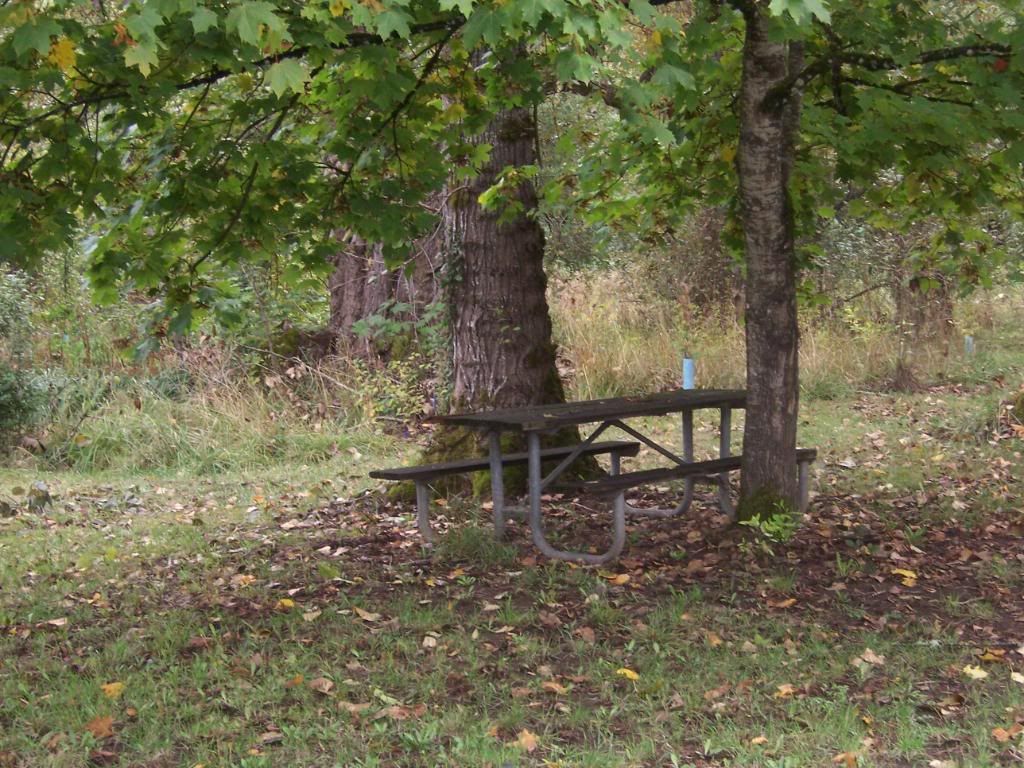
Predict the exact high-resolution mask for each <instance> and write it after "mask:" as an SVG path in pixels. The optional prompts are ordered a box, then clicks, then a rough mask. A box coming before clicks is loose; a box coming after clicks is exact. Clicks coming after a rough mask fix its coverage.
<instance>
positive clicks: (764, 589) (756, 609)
mask: <svg viewBox="0 0 1024 768" xmlns="http://www.w3.org/2000/svg"><path fill="white" fill-rule="evenodd" d="M948 397H949V394H948V393H927V394H925V395H922V396H921V397H920V398H918V399H916V400H915V401H914V402H913V403H911V404H910V407H909V408H908V407H906V405H905V404H904V405H903V406H900V405H898V404H893V402H891V400H890V399H887V398H876V397H864V398H861V399H860V400H858V401H857V402H855V403H852V404H850V406H849V411H844V412H841V413H838V414H837V415H836V417H835V418H836V419H842V418H846V417H847V416H846V414H847V413H855V414H859V415H860V416H861V417H863V418H864V419H865V420H871V422H872V424H871V425H870V426H869V427H868V428H866V429H864V431H863V432H861V433H858V434H857V435H856V440H854V441H851V442H847V443H845V444H842V445H838V446H835V447H831V448H830V447H829V446H828V445H827V442H826V440H825V439H819V440H815V442H816V443H817V444H821V445H824V446H825V447H826V450H825V451H824V452H823V462H822V466H821V467H819V471H820V476H819V478H818V486H819V488H821V489H822V490H823V491H824V490H827V491H828V493H823V494H822V495H819V496H818V497H817V498H816V499H815V500H814V503H813V505H812V508H811V510H810V511H809V513H808V515H807V516H806V519H805V524H804V525H803V526H802V527H801V528H800V529H799V531H798V532H797V533H796V535H795V536H794V537H793V538H792V540H790V541H788V542H785V543H780V542H772V541H768V540H766V539H764V538H763V537H760V536H758V535H756V532H754V531H751V530H747V529H736V528H730V527H727V526H725V525H724V521H723V520H721V519H720V518H719V517H718V516H717V515H716V514H715V511H714V506H713V505H712V503H711V499H710V497H709V496H705V497H704V498H701V499H699V500H698V501H697V502H695V504H694V514H692V515H691V516H689V517H687V518H686V519H681V520H674V521H673V520H660V521H658V520H643V521H639V522H634V523H632V524H631V526H630V543H629V544H628V546H627V550H626V553H625V555H624V557H623V558H622V559H621V560H620V562H619V563H618V564H617V565H616V566H614V567H613V568H610V569H609V570H599V569H592V568H580V567H573V566H570V565H567V564H563V563H550V562H546V561H544V560H543V559H540V560H538V558H537V556H536V555H535V553H534V550H533V549H532V547H530V546H529V544H528V542H527V541H526V540H525V539H524V537H523V526H522V525H521V524H519V525H517V524H513V525H512V526H511V532H510V533H511V535H510V539H509V542H507V543H506V544H504V545H500V546H495V545H494V544H493V543H492V541H491V539H490V535H489V532H488V531H487V529H486V528H484V527H475V526H474V525H472V524H469V525H467V524H466V523H465V522H463V523H462V524H460V525H458V526H448V524H447V522H446V518H450V519H461V520H465V518H466V517H467V515H468V516H470V517H473V513H471V512H470V511H468V510H467V509H466V508H464V507H460V505H459V504H458V503H456V502H453V503H452V506H451V507H449V508H448V509H447V510H445V509H444V508H442V509H441V510H440V512H441V514H439V515H438V520H437V522H438V525H439V527H440V528H442V529H447V530H445V532H444V535H443V536H442V544H441V546H440V548H439V550H438V551H437V552H434V553H428V552H425V551H424V550H423V549H422V547H421V546H420V541H419V539H418V537H417V535H416V533H415V530H414V526H413V525H412V522H411V510H410V509H409V508H408V507H407V506H404V505H390V504H388V503H386V502H384V501H383V500H382V497H381V496H380V495H377V494H373V495H363V494H359V495H356V496H345V497H343V498H339V497H338V493H337V491H336V490H334V489H333V488H332V487H330V486H329V485H326V484H324V485H320V486H318V487H316V488H306V489H304V490H293V491H292V492H288V493H278V494H275V495H274V496H273V497H271V498H266V497H264V496H263V495H262V494H261V493H256V492H254V493H253V494H252V496H251V498H249V499H246V500H245V501H243V502H241V503H238V504H237V505H235V506H236V507H237V508H236V509H235V511H234V512H233V513H230V514H228V513H225V512H224V509H225V508H226V507H228V506H229V505H228V503H227V500H226V499H223V498H221V497H219V496H216V495H212V494H206V493H205V492H203V491H202V490H201V489H200V488H198V487H195V488H193V489H191V492H190V491H188V490H183V489H182V488H180V487H179V488H177V489H171V488H169V487H162V486H159V485H156V486H148V487H146V488H137V489H136V490H134V491H127V492H126V491H125V490H123V489H117V490H116V491H115V490H113V489H93V490H91V491H88V492H85V491H63V492H62V493H59V491H60V490H61V489H56V488H55V489H54V494H55V496H56V498H55V499H54V502H53V504H51V505H49V506H46V507H45V508H43V509H41V510H37V511H32V512H29V511H21V512H19V514H18V515H17V516H16V517H13V518H10V519H7V520H4V521H3V522H2V527H0V576H2V577H3V580H2V592H0V635H2V639H0V766H37V765H40V766H42V765H52V766H65V765H66V766H72V765H75V766H77V765H82V764H83V763H85V762H91V763H92V764H96V765H123V766H129V765H131V766H151V767H152V768H158V767H160V766H178V765H182V766H195V765H199V764H201V765H204V766H214V765H241V766H278V765H279V766H292V765H303V766H312V765H317V766H319V765H323V766H356V765H364V766H436V765H457V766H488V765H489V766H495V767H496V768H497V767H498V766H506V765H512V766H527V765H562V766H686V765H690V766H702V767H710V766H715V767H718V766H766V767H767V766H775V767H778V768H781V767H782V766H822V765H833V764H836V765H840V766H885V767H887V768H888V767H890V766H893V767H895V766H933V767H934V768H950V767H951V766H963V767H964V768H966V767H967V766H972V767H973V766H1002V765H1014V764H1019V763H1020V762H1021V761H1024V736H1022V732H1024V600H1022V597H1021V595H1022V594H1024V539H1022V534H1024V513H1022V511H1021V504H1020V502H1019V499H1020V487H1021V484H1020V480H1019V478H1018V477H1017V476H1018V475H1019V474H1020V467H1021V463H1020V461H1019V455H1020V454H1019V451H1020V448H1021V445H1020V442H1019V440H1018V439H1017V438H1016V437H1014V436H1011V435H1009V434H1007V435H1006V439H1002V437H1000V438H999V439H994V440H990V441H988V442H983V443H977V442H961V441H959V440H958V439H957V438H956V436H955V435H952V434H950V435H939V434H938V433H937V431H936V430H934V429H932V427H931V426H930V425H932V424H933V423H936V422H935V420H934V419H932V418H931V416H930V415H929V414H931V415H934V413H935V411H936V409H940V408H945V407H948V405H949V404H948V403H940V404H939V405H936V404H934V403H932V404H929V403H928V402H927V400H928V398H932V399H933V400H942V399H943V398H948ZM836 410H839V409H836ZM900 420H909V422H907V421H900ZM940 421H941V423H948V421H949V420H948V418H943V419H942V420H940ZM907 423H912V424H913V425H914V427H913V430H908V429H907V427H906V425H907ZM827 426H828V424H827V422H824V421H823V420H822V426H821V428H822V429H826V428H827ZM933 433H936V434H934V435H933ZM998 434H999V435H1000V436H1001V435H1002V434H1003V433H1002V432H1000V433H998ZM908 435H911V436H912V437H911V438H908V439H907V442H906V443H903V442H901V439H903V438H907V436H908ZM922 435H927V436H928V439H924V438H923V437H922ZM878 457H882V460H883V466H878V465H877V462H879V461H880V460H879V458H878ZM884 462H888V463H889V464H888V465H884ZM900 473H903V475H904V476H906V477H911V478H913V479H912V480H908V481H906V482H903V483H901V484H899V485H897V484H895V483H893V482H891V480H892V479H893V478H899V477H900ZM668 498H670V494H668V493H667V492H666V491H656V492H654V493H653V494H651V495H649V496H647V497H646V498H645V499H644V503H651V504H653V503H657V502H659V501H667V500H668ZM250 502H251V503H250ZM553 506H554V510H553V511H552V513H551V514H550V516H549V528H550V531H551V536H552V538H553V539H555V540H556V541H558V540H562V541H563V542H565V543H569V542H571V543H573V544H578V543H579V542H581V541H587V542H591V543H592V544H593V545H594V546H595V547H596V548H603V546H604V544H605V542H604V540H603V538H602V537H603V531H604V528H605V525H606V515H605V513H604V512H601V511H595V510H594V509H592V508H591V505H590V504H589V503H587V502H586V501H585V500H582V501H576V502H573V501H572V500H565V499H555V500H553ZM445 513H446V514H445ZM477 514H480V513H479V512H477ZM480 517H481V519H483V517H484V515H482V514H481V515H480Z"/></svg>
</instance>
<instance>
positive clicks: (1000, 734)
mask: <svg viewBox="0 0 1024 768" xmlns="http://www.w3.org/2000/svg"><path fill="white" fill-rule="evenodd" d="M992 738H993V739H995V740H996V741H998V742H999V743H1000V744H1005V743H1006V742H1008V741H1009V740H1010V732H1009V731H1008V730H1006V729H1005V728H993V729H992Z"/></svg>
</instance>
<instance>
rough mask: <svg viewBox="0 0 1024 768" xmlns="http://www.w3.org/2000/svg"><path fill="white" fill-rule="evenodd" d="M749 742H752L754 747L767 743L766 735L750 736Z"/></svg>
mask: <svg viewBox="0 0 1024 768" xmlns="http://www.w3.org/2000/svg"><path fill="white" fill-rule="evenodd" d="M750 743H751V744H753V745H754V746H755V747H759V746H761V745H762V744H767V743H768V737H767V736H755V737H754V738H752V739H751V740H750Z"/></svg>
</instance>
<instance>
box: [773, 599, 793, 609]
mask: <svg viewBox="0 0 1024 768" xmlns="http://www.w3.org/2000/svg"><path fill="white" fill-rule="evenodd" d="M794 605H796V598H795V597H787V598H786V599H785V600H778V601H776V600H769V601H768V607H769V608H792V607H793V606H794Z"/></svg>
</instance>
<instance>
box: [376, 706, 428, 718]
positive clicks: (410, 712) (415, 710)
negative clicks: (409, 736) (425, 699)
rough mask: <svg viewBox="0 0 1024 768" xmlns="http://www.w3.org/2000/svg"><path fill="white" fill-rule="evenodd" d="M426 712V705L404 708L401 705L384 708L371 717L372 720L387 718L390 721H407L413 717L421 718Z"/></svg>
mask: <svg viewBox="0 0 1024 768" xmlns="http://www.w3.org/2000/svg"><path fill="white" fill-rule="evenodd" d="M426 711H427V705H426V704H417V705H416V706H415V707H406V706H403V705H401V704H392V705H391V706H390V707H385V708H384V709H382V710H380V711H379V712H378V713H377V714H375V715H374V716H373V719H374V720H379V719H380V718H382V717H389V718H391V719H392V720H409V719H411V718H414V717H422V716H423V715H424V714H425V713H426Z"/></svg>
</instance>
